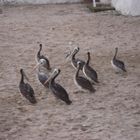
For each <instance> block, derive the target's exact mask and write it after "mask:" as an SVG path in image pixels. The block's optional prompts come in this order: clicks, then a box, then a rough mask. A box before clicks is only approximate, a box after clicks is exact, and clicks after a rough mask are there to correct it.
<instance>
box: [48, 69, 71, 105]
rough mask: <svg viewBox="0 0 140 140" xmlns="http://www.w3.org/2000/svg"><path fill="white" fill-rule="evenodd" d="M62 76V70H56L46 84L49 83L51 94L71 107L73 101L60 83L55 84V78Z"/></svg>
mask: <svg viewBox="0 0 140 140" xmlns="http://www.w3.org/2000/svg"><path fill="white" fill-rule="evenodd" d="M59 74H60V69H54V71H53V72H52V75H51V76H50V77H49V79H48V80H47V81H46V82H45V84H47V82H48V81H49V88H50V90H51V92H52V93H53V94H54V95H55V96H56V97H57V98H58V99H61V100H62V101H64V102H65V103H66V104H67V105H70V104H71V103H72V101H71V100H70V99H69V95H68V93H67V91H66V90H65V89H64V88H63V87H62V86H61V85H60V84H58V83H56V82H55V78H56V77H57V76H58V75H59Z"/></svg>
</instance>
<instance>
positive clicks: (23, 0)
mask: <svg viewBox="0 0 140 140" xmlns="http://www.w3.org/2000/svg"><path fill="white" fill-rule="evenodd" d="M81 1H83V0H0V3H1V4H48V3H74V2H81Z"/></svg>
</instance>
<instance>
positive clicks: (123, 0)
mask: <svg viewBox="0 0 140 140" xmlns="http://www.w3.org/2000/svg"><path fill="white" fill-rule="evenodd" d="M112 5H113V6H114V7H115V9H116V10H117V11H119V12H120V13H121V14H123V15H132V16H139V15H140V0H112Z"/></svg>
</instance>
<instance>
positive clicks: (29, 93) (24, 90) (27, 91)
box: [19, 69, 37, 104]
mask: <svg viewBox="0 0 140 140" xmlns="http://www.w3.org/2000/svg"><path fill="white" fill-rule="evenodd" d="M20 73H21V80H20V83H19V90H20V92H21V94H22V95H23V96H24V97H25V98H26V99H27V100H29V101H30V102H31V103H32V104H35V103H37V101H36V99H35V96H34V90H33V88H32V87H31V86H30V85H29V84H28V83H25V82H24V77H25V78H26V75H25V73H24V71H23V69H20ZM26 79H27V78H26Z"/></svg>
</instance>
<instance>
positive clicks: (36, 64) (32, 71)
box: [32, 63, 39, 73]
mask: <svg viewBox="0 0 140 140" xmlns="http://www.w3.org/2000/svg"><path fill="white" fill-rule="evenodd" d="M38 66H39V63H38V64H36V65H35V66H34V67H33V70H32V73H33V71H35V69H36V68H37V67H38Z"/></svg>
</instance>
